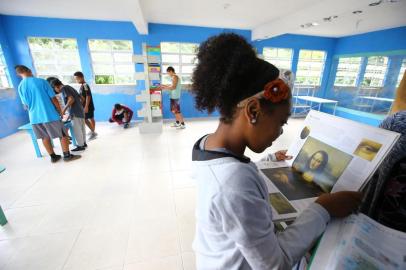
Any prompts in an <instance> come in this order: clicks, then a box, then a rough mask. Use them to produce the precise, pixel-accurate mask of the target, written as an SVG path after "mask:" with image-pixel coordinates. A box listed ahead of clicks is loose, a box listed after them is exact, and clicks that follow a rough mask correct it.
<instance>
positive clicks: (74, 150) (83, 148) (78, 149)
mask: <svg viewBox="0 0 406 270" xmlns="http://www.w3.org/2000/svg"><path fill="white" fill-rule="evenodd" d="M85 149H86V147H84V146H78V147H76V148H75V149H72V150H71V151H72V152H79V151H84V150H85Z"/></svg>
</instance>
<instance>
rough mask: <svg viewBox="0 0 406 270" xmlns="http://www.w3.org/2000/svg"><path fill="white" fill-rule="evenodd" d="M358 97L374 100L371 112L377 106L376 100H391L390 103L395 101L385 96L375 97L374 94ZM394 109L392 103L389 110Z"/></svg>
mask: <svg viewBox="0 0 406 270" xmlns="http://www.w3.org/2000/svg"><path fill="white" fill-rule="evenodd" d="M358 98H362V99H366V100H372V104H371V112H372V111H373V109H374V106H375V102H376V101H382V102H389V103H391V104H392V103H393V101H395V100H394V99H393V98H383V97H373V96H359V97H358ZM391 109H392V105H391V107H390V108H389V111H390V110H391Z"/></svg>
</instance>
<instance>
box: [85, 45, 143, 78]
mask: <svg viewBox="0 0 406 270" xmlns="http://www.w3.org/2000/svg"><path fill="white" fill-rule="evenodd" d="M93 40H99V41H108V42H109V43H111V44H110V49H109V50H97V51H95V50H92V49H91V47H90V42H91V41H93ZM114 41H126V42H127V41H128V42H130V43H131V49H130V50H128V51H125V50H114V49H113V47H112V46H111V45H112V44H113V42H114ZM87 47H88V51H89V56H90V63H91V69H92V81H93V83H94V85H100V86H106V85H114V86H136V85H137V81H136V79H135V73H136V69H135V64H134V62H133V61H132V60H131V62H120V61H117V62H116V60H115V58H114V54H115V53H123V54H125V53H130V54H131V57H132V55H134V44H133V41H132V40H130V39H99V38H92V39H88V40H87ZM92 53H105V54H110V57H111V59H112V60H113V62H112V63H111V64H112V67H113V74H96V72H95V67H94V64H96V65H97V64H99V65H100V64H104V65H106V64H107V62H98V61H94V60H93V56H92ZM129 63H131V65H132V66H133V73H132V74H131V76H132V77H133V80H132V82H131V83H111V84H110V83H104V84H102V83H96V76H98V75H101V76H113V81H114V77H116V76H117V77H118V76H126V75H128V74H119V73H117V72H116V65H120V64H121V65H124V64H125V65H127V64H129Z"/></svg>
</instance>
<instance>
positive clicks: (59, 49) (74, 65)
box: [28, 37, 81, 83]
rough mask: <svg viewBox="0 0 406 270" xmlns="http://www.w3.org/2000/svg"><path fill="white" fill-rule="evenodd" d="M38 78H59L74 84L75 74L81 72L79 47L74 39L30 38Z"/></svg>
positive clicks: (29, 42)
mask: <svg viewBox="0 0 406 270" xmlns="http://www.w3.org/2000/svg"><path fill="white" fill-rule="evenodd" d="M28 44H29V47H30V51H31V56H32V60H33V62H34V67H35V70H36V72H37V76H38V77H40V78H44V79H45V78H47V77H50V76H53V77H58V78H59V79H60V80H62V81H63V82H65V83H74V82H75V81H74V78H73V73H75V72H76V71H78V70H81V67H80V59H79V52H78V45H77V42H76V39H73V38H36V37H35V38H34V37H30V38H28Z"/></svg>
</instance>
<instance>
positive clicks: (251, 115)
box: [244, 98, 261, 124]
mask: <svg viewBox="0 0 406 270" xmlns="http://www.w3.org/2000/svg"><path fill="white" fill-rule="evenodd" d="M244 109H245V110H244V112H245V113H244V114H245V117H246V119H247V121H248V122H250V123H251V124H255V123H256V122H257V121H258V116H259V113H260V111H261V104H260V102H259V99H257V98H252V99H251V100H249V101H248V102H247V105H245V108H244Z"/></svg>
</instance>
